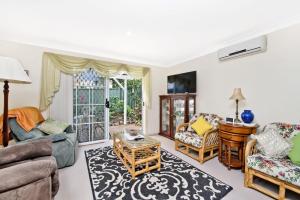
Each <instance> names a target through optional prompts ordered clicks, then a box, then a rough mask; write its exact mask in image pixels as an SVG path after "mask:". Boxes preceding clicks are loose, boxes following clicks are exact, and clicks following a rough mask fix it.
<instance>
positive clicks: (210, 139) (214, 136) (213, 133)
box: [202, 129, 219, 146]
mask: <svg viewBox="0 0 300 200" xmlns="http://www.w3.org/2000/svg"><path fill="white" fill-rule="evenodd" d="M218 135H219V129H211V130H208V131H206V132H205V133H204V135H203V141H202V144H203V145H202V146H210V145H213V144H218V140H219V137H218Z"/></svg>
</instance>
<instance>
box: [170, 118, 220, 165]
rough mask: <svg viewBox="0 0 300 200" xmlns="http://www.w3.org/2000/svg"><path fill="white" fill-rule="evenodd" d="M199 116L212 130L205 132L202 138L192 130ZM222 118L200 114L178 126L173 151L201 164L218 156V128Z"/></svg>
mask: <svg viewBox="0 0 300 200" xmlns="http://www.w3.org/2000/svg"><path fill="white" fill-rule="evenodd" d="M200 116H203V118H204V119H205V120H206V121H208V122H209V123H210V124H211V125H212V126H213V129H211V130H209V131H207V132H206V133H205V134H204V135H203V136H199V135H198V134H197V133H196V132H195V131H194V130H193V129H192V128H191V124H192V123H194V122H195V121H196V120H197V119H198V118H199V117H200ZM221 120H222V118H221V117H219V116H218V115H216V114H208V113H200V114H195V115H194V116H193V117H192V119H191V120H190V122H188V123H183V124H180V125H179V126H178V127H177V130H176V133H175V149H176V150H177V151H180V152H182V153H184V154H186V155H188V156H190V157H191V158H193V159H196V160H198V161H199V162H200V163H203V162H205V161H207V160H209V159H211V158H213V157H215V156H217V155H218V144H219V143H218V142H219V141H218V135H219V132H218V126H219V121H221ZM195 152H196V153H197V154H196V155H195Z"/></svg>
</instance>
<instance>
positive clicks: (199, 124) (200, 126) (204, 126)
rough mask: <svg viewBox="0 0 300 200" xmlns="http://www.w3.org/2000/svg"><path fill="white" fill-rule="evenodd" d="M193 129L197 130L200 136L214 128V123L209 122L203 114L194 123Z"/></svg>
mask: <svg viewBox="0 0 300 200" xmlns="http://www.w3.org/2000/svg"><path fill="white" fill-rule="evenodd" d="M191 127H192V129H194V130H195V131H196V133H197V134H198V135H200V136H203V135H204V133H205V132H206V131H208V130H210V129H212V127H213V126H212V125H211V124H210V123H208V122H207V121H206V120H205V119H204V118H203V116H201V117H199V118H198V119H197V121H196V122H194V123H193V124H192V126H191Z"/></svg>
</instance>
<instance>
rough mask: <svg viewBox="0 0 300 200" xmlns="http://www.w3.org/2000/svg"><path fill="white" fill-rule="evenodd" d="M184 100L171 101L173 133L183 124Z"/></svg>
mask: <svg viewBox="0 0 300 200" xmlns="http://www.w3.org/2000/svg"><path fill="white" fill-rule="evenodd" d="M184 111H185V100H184V99H174V101H173V133H174V134H175V133H176V128H177V127H178V126H179V125H180V124H182V123H184Z"/></svg>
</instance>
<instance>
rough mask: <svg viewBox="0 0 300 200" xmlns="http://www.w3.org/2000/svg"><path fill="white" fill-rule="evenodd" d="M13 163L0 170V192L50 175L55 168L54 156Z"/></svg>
mask: <svg viewBox="0 0 300 200" xmlns="http://www.w3.org/2000/svg"><path fill="white" fill-rule="evenodd" d="M49 158H51V159H46V160H36V161H30V162H25V163H20V164H18V165H13V166H10V167H7V168H4V169H1V170H0V180H1V181H0V193H2V192H5V191H8V190H12V189H15V188H18V187H22V186H24V185H27V184H30V183H33V182H35V181H38V180H40V179H43V178H47V177H51V175H52V174H54V173H55V170H56V169H57V165H56V161H55V159H54V158H52V157H49Z"/></svg>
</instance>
